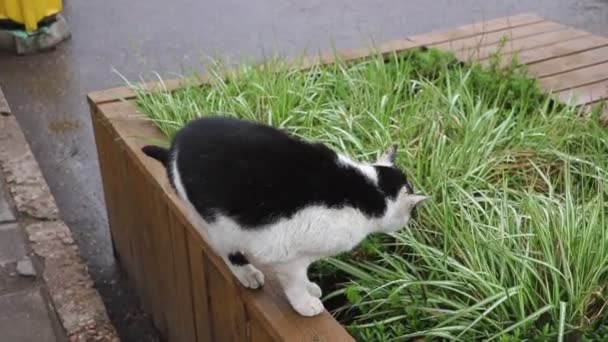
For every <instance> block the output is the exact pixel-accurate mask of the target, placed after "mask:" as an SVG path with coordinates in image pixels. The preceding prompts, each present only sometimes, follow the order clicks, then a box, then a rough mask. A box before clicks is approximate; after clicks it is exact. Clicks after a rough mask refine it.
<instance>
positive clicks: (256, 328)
mask: <svg viewBox="0 0 608 342" xmlns="http://www.w3.org/2000/svg"><path fill="white" fill-rule="evenodd" d="M250 331H251V337H250V339H249V341H250V342H267V341H274V340H275V339H274V338H273V336H271V335H269V334H268V332H267V331H266V329H264V328H263V327H262V326H261V325H260V323H259V322H257V321H251V326H250Z"/></svg>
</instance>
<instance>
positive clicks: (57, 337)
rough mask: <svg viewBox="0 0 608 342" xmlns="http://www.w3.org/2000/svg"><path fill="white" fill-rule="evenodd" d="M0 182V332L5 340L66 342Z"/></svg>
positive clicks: (1, 181)
mask: <svg viewBox="0 0 608 342" xmlns="http://www.w3.org/2000/svg"><path fill="white" fill-rule="evenodd" d="M11 207H12V200H9V198H8V193H7V191H6V187H5V185H4V181H3V180H0V331H1V332H2V339H3V340H4V341H15V342H30V341H31V342H47V341H48V342H56V341H66V340H67V337H66V335H65V333H64V332H63V331H62V328H61V324H60V323H59V320H58V318H57V316H56V315H55V312H54V310H53V306H52V304H51V303H50V301H49V300H48V290H47V288H46V287H45V285H44V282H43V281H41V280H40V278H39V277H38V275H37V274H36V271H35V268H34V266H33V264H32V258H30V251H29V250H28V249H29V248H28V246H27V243H26V238H25V233H24V231H23V227H21V226H20V224H19V223H18V222H17V220H16V217H15V215H14V213H13V211H12V209H11Z"/></svg>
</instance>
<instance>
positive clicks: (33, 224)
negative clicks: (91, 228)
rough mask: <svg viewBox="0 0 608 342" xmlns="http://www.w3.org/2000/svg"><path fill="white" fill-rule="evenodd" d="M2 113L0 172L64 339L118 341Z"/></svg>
mask: <svg viewBox="0 0 608 342" xmlns="http://www.w3.org/2000/svg"><path fill="white" fill-rule="evenodd" d="M2 102H3V95H2V91H1V90H0V104H2ZM2 113H3V114H2V115H0V169H1V172H0V173H1V174H2V176H4V179H5V180H6V185H7V188H8V192H9V193H10V195H11V197H12V198H13V201H14V206H15V208H16V211H17V214H18V215H17V216H18V220H19V223H20V224H21V226H22V227H24V228H25V232H26V236H27V238H28V240H29V244H30V247H31V249H32V250H33V252H34V253H35V256H36V259H38V260H39V261H40V262H35V265H36V266H38V267H36V268H37V273H38V274H41V275H42V279H43V281H44V282H45V284H46V287H47V288H48V292H49V294H50V299H51V304H52V305H53V307H54V310H55V312H56V313H57V316H58V317H59V320H60V321H61V325H62V326H63V328H64V329H65V332H66V335H67V336H68V338H69V341H70V342H72V341H74V342H76V341H77V342H81V341H82V342H84V341H112V342H118V341H120V340H119V338H118V335H117V334H116V331H115V329H114V327H113V326H112V323H111V322H110V319H109V318H108V315H107V312H106V309H105V306H104V304H103V302H102V300H101V297H100V296H99V293H98V292H97V291H96V290H95V288H94V287H93V281H92V280H91V278H90V277H89V274H88V272H87V267H86V265H85V263H84V261H83V260H82V258H81V257H80V254H79V250H78V247H77V246H76V244H75V243H74V240H73V239H72V234H71V232H70V230H69V228H68V227H67V226H66V225H65V223H64V222H63V221H62V220H61V219H60V218H59V215H58V209H57V205H56V204H55V200H54V198H53V196H52V195H51V192H50V190H49V187H48V185H47V184H46V181H45V180H44V178H43V176H42V172H41V171H40V168H39V166H38V163H37V162H36V160H35V158H34V156H33V154H32V152H31V150H30V147H29V144H28V143H27V141H26V140H25V137H24V135H23V133H22V132H21V129H20V127H19V124H18V123H17V120H16V119H15V118H14V117H13V116H12V115H10V112H9V111H8V107H7V106H3V108H2Z"/></svg>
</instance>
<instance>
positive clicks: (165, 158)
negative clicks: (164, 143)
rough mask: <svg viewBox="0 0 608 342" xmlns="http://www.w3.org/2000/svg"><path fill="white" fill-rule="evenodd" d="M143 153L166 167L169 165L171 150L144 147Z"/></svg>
mask: <svg viewBox="0 0 608 342" xmlns="http://www.w3.org/2000/svg"><path fill="white" fill-rule="evenodd" d="M141 150H142V152H143V153H144V154H145V155H147V156H148V157H151V158H154V159H156V160H158V161H159V162H161V164H163V165H164V166H165V167H166V166H167V164H169V150H167V149H166V148H163V147H160V146H154V145H148V146H144V147H142V149H141Z"/></svg>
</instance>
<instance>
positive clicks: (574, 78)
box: [538, 62, 608, 92]
mask: <svg viewBox="0 0 608 342" xmlns="http://www.w3.org/2000/svg"><path fill="white" fill-rule="evenodd" d="M606 79H608V62H607V63H601V64H596V65H592V66H590V67H587V68H583V69H577V70H573V71H568V72H565V73H561V74H558V75H554V76H549V77H545V78H541V79H539V80H538V82H539V84H540V85H541V87H543V88H545V89H547V90H553V91H556V92H558V91H561V90H565V89H571V88H576V87H580V86H583V85H587V84H593V83H597V82H600V81H603V80H606Z"/></svg>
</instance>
